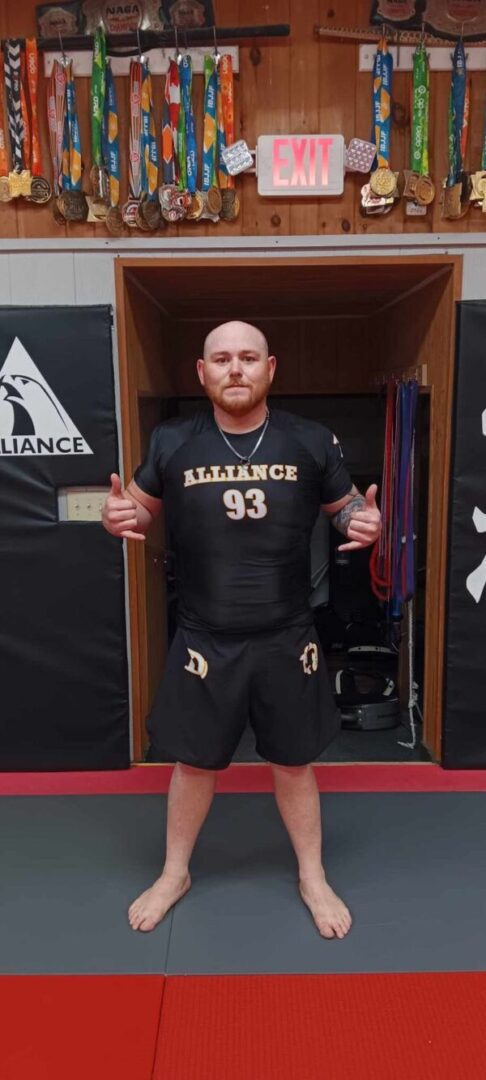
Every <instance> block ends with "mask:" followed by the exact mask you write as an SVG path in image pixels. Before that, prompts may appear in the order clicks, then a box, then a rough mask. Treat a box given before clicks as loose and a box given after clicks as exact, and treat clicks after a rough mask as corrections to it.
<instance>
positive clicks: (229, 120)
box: [218, 53, 235, 188]
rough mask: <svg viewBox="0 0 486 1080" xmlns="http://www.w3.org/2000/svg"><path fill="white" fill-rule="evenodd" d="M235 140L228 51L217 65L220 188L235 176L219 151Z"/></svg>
mask: <svg viewBox="0 0 486 1080" xmlns="http://www.w3.org/2000/svg"><path fill="white" fill-rule="evenodd" d="M234 141H235V107H234V79H233V61H232V59H231V56H230V54H229V53H225V55H224V56H222V57H221V61H220V63H219V65H218V171H219V184H220V187H222V188H228V187H234V186H235V177H234V176H230V174H229V172H228V170H227V168H226V165H225V163H224V161H223V159H222V156H221V151H222V150H224V148H225V147H226V146H231V145H232V143H234Z"/></svg>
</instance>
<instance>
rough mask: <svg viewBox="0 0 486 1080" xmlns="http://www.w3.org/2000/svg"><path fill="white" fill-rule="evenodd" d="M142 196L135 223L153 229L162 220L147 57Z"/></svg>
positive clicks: (143, 112)
mask: <svg viewBox="0 0 486 1080" xmlns="http://www.w3.org/2000/svg"><path fill="white" fill-rule="evenodd" d="M141 109H142V124H141V156H142V193H143V194H142V198H141V201H140V205H139V209H138V213H137V224H138V227H139V228H140V229H143V230H148V231H151V232H154V231H155V230H156V229H158V228H159V226H160V225H161V221H162V215H161V210H160V203H159V198H158V190H157V187H158V176H159V150H158V144H157V135H156V130H155V117H154V103H153V95H152V78H151V75H150V69H149V65H148V61H147V62H145V63H144V64H142V95H141Z"/></svg>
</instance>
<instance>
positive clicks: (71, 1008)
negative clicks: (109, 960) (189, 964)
mask: <svg viewBox="0 0 486 1080" xmlns="http://www.w3.org/2000/svg"><path fill="white" fill-rule="evenodd" d="M164 986H165V979H164V977H163V976H162V975H51V976H47V975H3V976H0V1017H1V1020H0V1030H1V1033H2V1034H1V1039H0V1076H1V1080H150V1078H151V1076H152V1071H153V1063H154V1056H155V1047H156V1042H157V1029H158V1026H159V1019H160V1010H161V1002H162V995H163V992H164Z"/></svg>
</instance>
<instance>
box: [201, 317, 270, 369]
mask: <svg viewBox="0 0 486 1080" xmlns="http://www.w3.org/2000/svg"><path fill="white" fill-rule="evenodd" d="M235 347H236V348H237V349H238V350H242V349H252V350H255V351H257V352H258V353H260V355H261V357H262V359H267V357H268V342H267V339H266V337H265V335H264V334H262V331H261V330H259V329H258V327H257V326H252V325H251V323H246V322H239V321H238V320H237V319H235V320H233V321H232V322H225V323H221V325H220V326H215V327H214V330H210V332H209V334H208V335H207V337H206V340H205V342H204V350H203V356H204V359H205V360H207V359H208V357H209V356H211V354H212V353H217V352H222V351H225V350H227V349H228V350H233V349H234V348H235Z"/></svg>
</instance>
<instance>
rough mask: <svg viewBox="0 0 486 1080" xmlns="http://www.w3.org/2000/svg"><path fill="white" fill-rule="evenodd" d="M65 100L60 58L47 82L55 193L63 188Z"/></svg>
mask: <svg viewBox="0 0 486 1080" xmlns="http://www.w3.org/2000/svg"><path fill="white" fill-rule="evenodd" d="M65 102H66V72H65V70H64V67H63V65H62V64H60V63H59V61H58V60H54V63H53V65H52V72H51V76H50V78H49V80H48V82H47V120H48V125H49V149H50V154H51V162H52V186H53V189H54V194H55V195H59V192H60V190H61V178H62V160H63V135H64V113H65Z"/></svg>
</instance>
